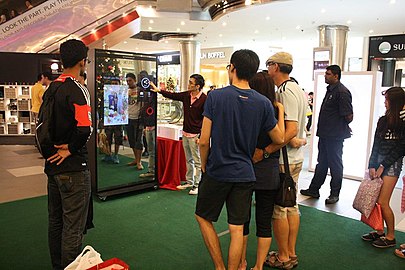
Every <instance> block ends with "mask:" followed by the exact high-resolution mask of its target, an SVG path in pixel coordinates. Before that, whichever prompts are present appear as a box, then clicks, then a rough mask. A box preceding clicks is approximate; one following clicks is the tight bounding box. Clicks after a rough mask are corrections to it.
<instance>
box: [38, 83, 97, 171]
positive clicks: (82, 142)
mask: <svg viewBox="0 0 405 270" xmlns="http://www.w3.org/2000/svg"><path fill="white" fill-rule="evenodd" d="M51 87H52V88H53V87H57V88H58V89H57V91H56V94H55V107H54V122H55V123H54V124H55V126H54V134H52V136H53V139H54V141H55V145H60V144H68V147H69V151H70V153H71V154H72V155H71V156H69V157H67V158H66V159H65V160H64V161H63V162H62V163H61V164H60V165H56V163H57V162H54V163H50V162H45V173H46V174H48V175H56V174H60V173H65V172H77V171H84V170H87V169H88V160H87V147H86V143H87V141H88V140H89V138H90V135H91V132H92V126H91V108H90V93H89V91H88V90H87V88H86V87H84V86H82V85H81V84H80V83H79V82H78V81H77V80H76V79H75V78H74V77H71V76H68V75H61V76H60V77H59V78H57V79H56V80H55V81H53V82H52V83H51V84H50V86H49V89H48V90H47V91H45V94H44V99H45V98H46V95H47V92H48V91H49V90H50V89H51ZM49 92H51V91H49ZM56 150H57V149H55V153H56Z"/></svg>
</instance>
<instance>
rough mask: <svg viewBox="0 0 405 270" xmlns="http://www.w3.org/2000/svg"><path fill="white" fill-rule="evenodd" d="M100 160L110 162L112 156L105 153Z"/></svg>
mask: <svg viewBox="0 0 405 270" xmlns="http://www.w3.org/2000/svg"><path fill="white" fill-rule="evenodd" d="M101 161H104V162H111V161H113V158H112V156H110V155H105V156H104V157H103V158H102V159H101Z"/></svg>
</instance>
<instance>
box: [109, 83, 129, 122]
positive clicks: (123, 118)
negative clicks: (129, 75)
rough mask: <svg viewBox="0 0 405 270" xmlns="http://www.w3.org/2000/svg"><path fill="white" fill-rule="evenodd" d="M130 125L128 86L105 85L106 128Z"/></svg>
mask: <svg viewBox="0 0 405 270" xmlns="http://www.w3.org/2000/svg"><path fill="white" fill-rule="evenodd" d="M127 124H128V86H126V85H110V84H106V85H104V126H117V125H127Z"/></svg>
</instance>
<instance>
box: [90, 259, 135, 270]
mask: <svg viewBox="0 0 405 270" xmlns="http://www.w3.org/2000/svg"><path fill="white" fill-rule="evenodd" d="M87 270H129V266H128V265H127V264H126V263H124V262H123V261H121V260H120V259H118V258H112V259H109V260H107V261H104V262H102V263H99V264H97V265H95V266H93V267H91V268H89V269H87Z"/></svg>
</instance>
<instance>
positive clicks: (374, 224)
mask: <svg viewBox="0 0 405 270" xmlns="http://www.w3.org/2000/svg"><path fill="white" fill-rule="evenodd" d="M361 221H362V222H364V223H366V224H367V225H368V226H370V227H371V228H373V229H374V230H376V231H382V230H384V220H383V217H382V213H381V206H380V205H379V204H378V203H376V204H375V207H374V208H373V210H372V211H371V214H370V216H369V217H368V218H366V216H365V215H363V214H362V215H361Z"/></svg>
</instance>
